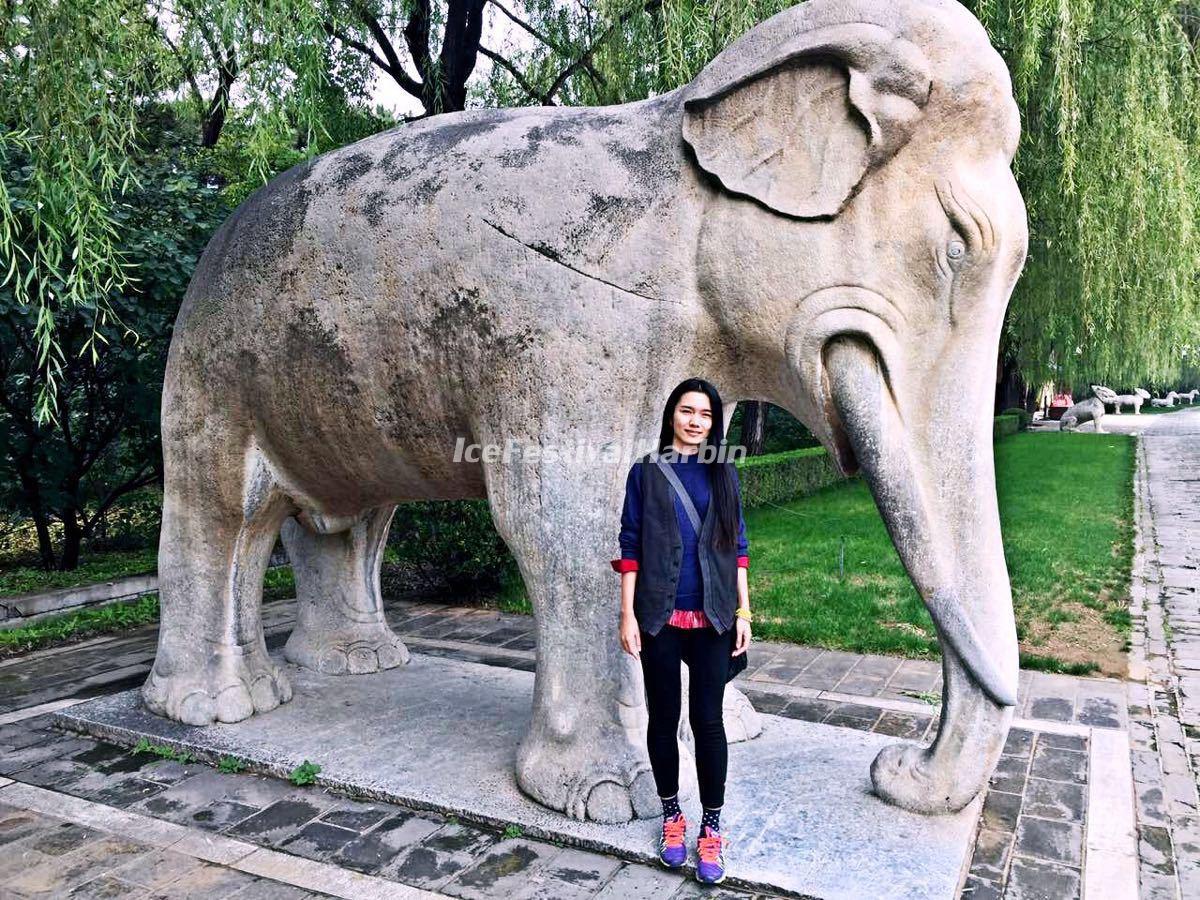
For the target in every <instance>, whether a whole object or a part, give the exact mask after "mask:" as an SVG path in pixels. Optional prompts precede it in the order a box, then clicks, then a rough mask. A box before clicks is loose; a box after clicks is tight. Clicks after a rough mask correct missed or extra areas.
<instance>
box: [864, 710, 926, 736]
mask: <svg viewBox="0 0 1200 900" xmlns="http://www.w3.org/2000/svg"><path fill="white" fill-rule="evenodd" d="M931 721H932V717H931V716H917V715H912V714H911V713H900V712H890V711H888V712H884V714H883V715H882V716H880V717H879V721H878V722H877V723H875V733H876V734H887V735H891V736H893V737H899V738H910V739H913V740H916V739H917V738H920V737H921V735H923V734H924V733H925V731H926V730H927V729H928V728H929V724H930V722H931Z"/></svg>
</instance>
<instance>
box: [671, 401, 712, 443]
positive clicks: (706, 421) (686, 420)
mask: <svg viewBox="0 0 1200 900" xmlns="http://www.w3.org/2000/svg"><path fill="white" fill-rule="evenodd" d="M673 424H674V427H675V441H676V442H677V443H678V444H679V445H680V446H681V447H699V446H700V444H701V443H702V442H703V441H704V439H705V438H707V437H708V433H709V432H710V431H712V404H711V403H709V402H708V394H705V393H704V392H703V391H688V392H687V393H686V394H684V395H683V396H682V397H680V398H679V403H677V404H676V405H675V418H674V422H673Z"/></svg>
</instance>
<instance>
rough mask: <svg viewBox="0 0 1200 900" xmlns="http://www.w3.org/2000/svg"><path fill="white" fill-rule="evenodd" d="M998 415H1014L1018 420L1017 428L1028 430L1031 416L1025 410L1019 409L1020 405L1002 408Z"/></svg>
mask: <svg viewBox="0 0 1200 900" xmlns="http://www.w3.org/2000/svg"><path fill="white" fill-rule="evenodd" d="M1000 415H1002V416H1016V417H1017V418H1018V419H1019V420H1020V424H1019V427H1018V430H1020V431H1028V430H1029V423H1030V421H1031V420H1032V416H1030V415H1029V413H1027V412H1026V411H1025V410H1023V409H1021V407H1019V406H1014V407H1013V408H1012V409H1006V410H1004V412H1002V413H1000Z"/></svg>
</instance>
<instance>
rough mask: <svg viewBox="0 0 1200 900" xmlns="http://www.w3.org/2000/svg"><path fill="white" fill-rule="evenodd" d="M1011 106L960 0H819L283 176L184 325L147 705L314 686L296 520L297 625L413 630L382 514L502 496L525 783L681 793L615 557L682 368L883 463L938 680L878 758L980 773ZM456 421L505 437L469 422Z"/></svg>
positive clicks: (354, 668) (1007, 687)
mask: <svg viewBox="0 0 1200 900" xmlns="http://www.w3.org/2000/svg"><path fill="white" fill-rule="evenodd" d="M1019 137H1020V116H1019V112H1018V108H1017V105H1016V103H1015V102H1014V101H1013V97H1012V85H1011V82H1010V79H1009V74H1008V70H1007V68H1006V67H1005V64H1004V61H1003V60H1002V59H1001V58H1000V56H999V54H997V53H996V51H995V50H994V49H993V48H992V46H991V45H990V43H989V42H988V36H987V33H986V32H985V31H984V29H983V27H982V26H981V25H980V24H979V22H978V21H977V20H976V19H975V18H974V17H973V16H972V15H971V14H970V13H969V12H968V11H967V10H966V9H965V8H964V7H963V6H961V5H959V4H958V3H956V2H951V0H811V2H808V3H804V4H802V5H798V6H794V7H792V8H790V9H786V10H784V11H783V12H781V13H779V14H777V15H775V16H773V17H772V18H770V19H769V20H767V21H765V22H763V23H762V24H760V25H758V26H757V27H755V28H752V29H751V30H750V31H748V32H747V33H746V34H744V35H743V36H742V37H740V38H738V39H737V40H736V41H734V42H733V43H732V44H731V45H730V46H729V47H728V48H727V49H726V50H724V51H723V52H722V53H720V54H718V55H717V56H716V57H715V58H714V59H713V60H712V61H711V62H710V63H709V64H708V65H707V66H706V67H705V68H704V69H703V70H702V71H701V72H700V74H699V75H698V76H697V77H696V79H695V80H694V81H692V82H691V83H689V84H686V85H684V86H683V87H681V88H679V89H678V90H673V91H670V92H668V93H665V94H662V95H661V96H657V97H654V98H652V99H649V100H645V101H641V102H637V103H629V104H625V105H622V106H613V107H606V108H570V107H548V108H517V109H504V110H490V109H480V110H471V111H468V112H460V113H454V114H449V115H442V116H433V117H430V118H427V119H423V120H420V121H418V122H414V123H411V124H407V125H403V126H400V127H397V128H394V129H392V130H389V131H385V132H383V133H381V134H377V135H374V136H372V137H369V138H366V139H365V140H362V141H359V142H357V143H355V144H351V145H350V146H347V147H343V148H341V149H339V150H335V151H333V152H330V153H327V154H325V155H323V156H321V157H318V158H317V159H314V160H311V161H309V162H306V163H303V164H302V165H299V166H296V167H295V168H293V169H290V170H289V171H287V172H285V173H284V174H282V175H280V176H279V177H278V178H276V179H275V180H274V181H272V182H271V183H270V184H268V185H266V186H265V187H263V188H262V189H261V190H259V191H258V192H257V193H255V194H254V195H253V196H252V197H250V198H249V199H248V200H247V201H246V202H245V203H244V204H242V206H240V207H239V208H238V209H237V211H236V212H234V214H233V215H232V216H231V217H230V218H229V220H228V221H227V222H226V223H225V224H224V225H223V226H222V227H221V228H220V230H219V231H218V232H217V233H216V234H215V235H214V237H213V238H212V240H211V241H210V243H209V245H208V248H207V249H206V250H205V252H204V255H203V257H202V258H201V260H200V262H199V264H198V265H197V267H196V271H195V275H194V277H193V278H192V282H191V285H190V287H189V288H188V291H187V295H186V297H185V299H184V302H183V306H182V308H181V309H180V311H179V316H178V319H177V323H176V327H175V331H174V336H173V338H172V342H171V348H170V354H169V358H168V361H167V368H166V375H165V379H164V386H163V404H162V439H163V463H164V479H165V484H164V493H163V522H162V536H161V543H160V553H159V575H160V583H159V584H160V588H159V589H160V596H161V602H162V624H161V630H160V633H159V644H158V656H157V658H156V660H155V663H154V667H153V671H152V672H151V673H150V676H149V678H148V680H147V682H146V684H145V686H144V688H143V696H144V699H145V702H146V704H147V706H148V707H149V708H150V709H152V710H154V711H155V712H157V713H159V714H161V715H165V716H169V717H171V718H173V719H178V720H180V721H183V722H187V723H190V724H193V725H206V724H208V723H210V722H236V721H238V720H240V719H244V718H246V717H247V716H250V715H252V714H254V713H261V712H263V711H266V710H270V709H272V708H274V707H275V706H277V705H278V704H280V703H283V702H285V701H287V700H288V699H289V698H290V697H291V688H290V687H289V684H288V679H287V677H286V675H285V673H284V671H283V670H282V669H281V668H280V667H279V666H278V665H277V664H276V663H275V661H274V660H273V659H272V658H271V657H270V656H268V654H267V648H266V644H265V643H264V640H263V632H262V625H261V621H260V615H259V608H260V598H261V592H262V579H263V573H264V571H265V569H266V566H267V560H268V558H269V556H270V553H271V548H272V545H273V544H274V542H275V539H276V536H277V535H278V534H280V531H281V529H282V533H283V540H284V542H285V545H286V547H287V550H288V553H289V555H290V556H291V558H292V560H293V561H294V562H295V564H296V582H297V584H296V589H297V594H298V610H299V623H298V625H297V628H296V631H295V632H294V633H293V634H292V636H291V639H290V640H289V641H288V644H287V647H286V649H285V655H286V656H287V657H288V658H289V659H291V660H292V661H294V662H295V663H296V664H299V665H304V666H310V667H314V668H317V669H320V670H321V671H324V672H329V673H365V672H371V671H374V670H376V669H380V668H386V667H388V666H396V665H403V664H404V662H405V661H406V660H407V659H408V651H407V650H406V649H405V647H404V644H403V642H402V641H401V640H400V639H399V638H398V637H397V636H396V635H395V634H394V633H393V632H392V631H391V630H390V629H389V628H388V625H387V623H386V622H385V620H384V616H383V607H382V602H381V599H380V590H379V571H380V563H381V560H382V558H383V550H384V545H385V541H386V537H387V532H388V524H389V521H390V519H391V517H392V513H393V511H394V509H395V507H396V505H397V504H398V503H403V502H406V501H414V500H428V499H464V498H483V497H486V498H487V499H488V501H489V504H490V509H491V514H492V519H493V521H494V523H495V526H496V528H497V530H498V532H499V534H500V535H501V536H502V538H503V539H504V540H505V542H506V543H507V545H508V547H509V549H510V550H511V551H512V553H513V555H514V556H515V558H516V560H517V563H518V565H519V568H520V572H521V576H522V578H523V579H524V584H525V589H526V591H527V593H528V596H529V598H530V601H531V603H532V607H533V612H534V616H535V617H536V621H537V629H536V634H537V671H536V678H535V681H534V689H533V697H532V715H531V719H530V723H529V727H528V731H527V733H526V735H525V737H524V738H523V740H522V741H521V744H520V746H519V748H518V749H517V752H516V756H515V768H516V778H517V782H518V784H519V785H520V787H521V788H522V790H524V791H525V792H526V793H527V794H529V795H530V796H531V797H533V798H535V799H536V800H538V801H539V802H541V803H543V804H545V805H546V806H548V807H551V808H553V809H558V810H563V811H565V812H566V813H567V814H568V815H570V816H573V817H576V818H592V819H597V820H601V821H623V820H627V819H629V818H630V817H631V816H634V815H641V816H652V815H657V814H659V813H661V806H660V805H659V803H658V799H657V797H656V795H655V790H654V781H653V777H652V775H651V772H650V768H649V761H648V758H647V756H646V747H645V736H644V732H640V731H639V730H638V729H639V727H640V726H638V725H637V722H638V717H637V715H635V714H634V713H635V712H636V711H637V709H639V708H640V707H641V705H642V704H643V702H644V699H643V698H644V694H643V690H642V682H641V673H640V671H639V670H638V669H637V667H636V666H631V665H629V662H628V660H629V657H628V656H627V655H626V654H625V653H624V652H623V651H622V649H621V647H620V643H619V641H618V636H617V624H618V618H619V613H620V609H619V606H620V604H619V602H618V598H617V595H616V593H615V589H614V586H613V582H612V581H611V580H610V576H611V568H610V566H609V560H610V559H611V558H612V556H613V547H614V545H615V541H616V535H617V530H618V528H617V526H618V523H619V521H620V515H621V507H622V500H623V491H624V482H625V476H626V474H627V472H628V468H629V464H630V462H631V460H632V459H634V458H636V456H638V455H641V454H642V453H644V452H646V451H647V450H650V449H654V441H655V439H656V437H657V435H658V433H659V428H660V424H661V423H660V421H659V417H660V412H661V409H662V402H663V398H664V397H665V396H666V395H667V394H668V393H669V391H670V389H671V387H672V386H673V385H675V384H677V383H678V382H679V381H681V380H683V378H685V377H689V376H696V377H702V378H705V379H708V380H711V381H712V382H714V383H716V384H718V385H719V386H720V388H721V391H722V393H723V394H725V395H726V396H728V397H731V398H733V399H739V398H741V399H762V400H768V401H770V402H772V403H775V404H776V405H778V406H781V407H783V408H785V409H787V410H788V411H790V412H791V413H792V414H794V415H795V416H796V417H797V418H798V419H800V420H801V421H802V422H804V423H805V424H806V425H807V426H808V427H809V428H810V429H811V430H812V431H813V433H814V434H816V435H817V436H818V437H819V438H820V440H821V441H822V443H823V444H824V445H825V446H826V447H827V448H828V449H829V451H830V453H831V454H832V455H833V457H834V459H835V460H836V461H837V464H838V465H839V466H840V467H841V468H842V470H843V471H845V472H848V473H849V472H856V471H861V472H862V473H863V476H864V478H865V480H866V483H867V484H868V485H869V487H870V489H871V490H872V492H873V493H874V496H875V500H876V502H877V504H878V506H879V508H880V511H881V513H882V516H883V519H884V521H885V522H886V524H887V526H888V529H889V531H890V533H891V534H892V535H893V537H894V540H895V542H896V546H897V549H898V551H899V555H900V558H901V560H902V561H903V563H904V565H905V566H906V568H907V570H908V572H909V574H910V576H911V577H912V580H913V583H914V584H915V585H916V588H917V590H918V591H919V592H920V595H921V596H922V598H923V599H924V602H925V603H926V605H927V607H928V609H929V612H930V614H931V616H932V618H933V621H934V623H935V624H936V626H937V633H938V637H939V639H940V641H941V651H942V670H943V673H944V682H945V689H944V694H943V703H942V714H941V715H942V717H941V723H940V726H939V728H938V732H937V737H936V739H935V740H934V742H933V745H932V746H930V747H922V746H918V745H914V744H910V743H902V744H895V745H892V746H889V747H887V748H885V749H884V750H883V751H882V752H881V753H880V754H879V756H878V757H877V758H876V760H875V762H874V765H873V766H872V769H871V776H872V779H873V783H874V787H875V791H876V792H877V793H878V794H879V796H881V797H883V798H884V799H886V800H888V801H890V802H892V803H896V804H899V805H900V806H903V807H906V808H909V809H913V810H920V811H923V812H946V811H950V810H957V809H961V808H962V807H963V806H965V805H966V804H967V803H968V802H970V801H971V799H972V798H974V797H975V796H976V795H977V794H978V793H979V791H980V789H982V788H983V787H984V786H985V785H987V783H988V778H989V777H990V775H991V773H992V771H993V768H994V767H995V764H996V762H997V760H998V759H999V757H1000V753H1001V750H1002V748H1003V746H1004V741H1005V736H1006V734H1007V732H1008V728H1009V723H1010V722H1011V720H1012V716H1013V707H1014V705H1015V703H1016V701H1017V661H1018V656H1017V635H1016V628H1015V623H1014V617H1013V608H1012V598H1011V592H1010V588H1009V580H1008V572H1007V569H1006V568H1005V563H1004V552H1003V545H1002V541H1001V534H1000V518H999V515H998V512H997V503H996V490H995V477H994V470H993V461H992V419H991V412H990V411H991V401H992V383H993V380H994V379H993V377H992V376H993V374H994V369H995V361H996V354H997V347H998V342H999V336H1000V328H999V323H1000V322H1001V321H1003V318H1004V310H1005V307H1006V305H1007V303H1008V298H1009V296H1010V293H1011V291H1012V288H1013V285H1014V283H1015V282H1016V279H1017V276H1018V274H1019V273H1020V271H1021V268H1022V265H1023V262H1024V259H1025V254H1026V249H1027V243H1028V231H1027V223H1026V213H1025V207H1024V204H1023V202H1022V198H1021V194H1020V191H1019V190H1018V188H1017V183H1016V180H1015V179H1014V178H1013V175H1012V173H1011V171H1010V168H1009V166H1010V163H1011V161H1012V158H1013V154H1014V153H1015V151H1016V148H1017V143H1018V140H1019ZM881 248H882V252H881ZM732 412H733V406H732V404H731V405H730V406H729V408H728V409H727V413H728V414H729V415H732ZM951 420H952V421H954V422H955V423H956V427H955V430H954V433H953V435H952V439H951V436H950V435H949V434H948V432H947V431H946V428H945V424H944V423H945V422H946V421H951ZM460 438H462V439H465V441H466V442H468V443H469V444H472V445H475V444H479V445H483V446H484V447H486V448H487V452H486V454H485V455H483V456H481V457H474V458H469V459H462V460H458V459H455V458H453V451H454V449H455V444H456V441H457V440H459V439H460ZM622 441H627V442H630V443H632V444H634V445H636V446H634V447H633V448H632V452H627V453H625V454H624V455H620V456H618V454H615V453H609V454H608V456H607V457H606V456H604V455H603V452H604V451H605V450H612V449H615V448H616V447H618V446H620V445H621V442H622ZM509 445H515V446H516V447H518V448H519V449H520V448H524V449H525V450H526V451H528V452H529V453H530V454H531V455H530V456H528V457H526V456H523V455H519V454H518V455H517V456H516V457H514V458H508V459H504V458H501V457H500V456H499V455H498V454H494V453H492V452H491V451H492V450H501V449H503V448H504V447H506V446H509ZM543 445H545V446H547V447H549V448H551V449H557V448H558V446H560V445H561V446H564V447H565V446H579V445H583V446H586V447H588V448H593V449H595V450H597V451H598V452H599V453H600V454H601V455H599V456H596V455H591V456H588V455H585V454H580V455H578V457H577V458H576V457H571V456H568V455H564V454H561V453H556V454H555V455H554V456H553V457H551V456H550V455H549V454H548V453H547V454H545V455H537V456H534V455H532V454H535V453H537V452H538V451H539V450H540V449H541V448H542V446H543ZM752 577H753V576H752ZM731 690H732V689H731ZM395 727H396V728H404V727H405V722H404V712H403V710H397V711H396V722H395ZM347 739H348V740H350V739H353V736H352V735H350V736H347Z"/></svg>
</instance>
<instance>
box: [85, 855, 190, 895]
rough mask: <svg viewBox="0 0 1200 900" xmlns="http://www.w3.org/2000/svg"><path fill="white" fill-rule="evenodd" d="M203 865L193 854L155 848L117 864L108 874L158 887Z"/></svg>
mask: <svg viewBox="0 0 1200 900" xmlns="http://www.w3.org/2000/svg"><path fill="white" fill-rule="evenodd" d="M202 865H204V863H203V862H201V861H200V860H198V859H196V858H195V857H193V856H187V855H185V854H183V853H175V852H174V851H172V850H153V851H151V852H149V853H145V854H142V855H141V856H137V857H134V858H133V859H132V860H129V861H128V862H126V863H124V864H123V865H120V866H117V867H116V868H114V869H112V870H110V872H109V873H108V874H109V875H112V876H114V877H117V878H120V879H121V880H122V881H126V882H129V883H130V884H135V885H140V886H141V887H143V888H147V889H157V888H161V887H165V886H166V885H168V884H170V883H171V882H172V881H174V880H175V879H177V878H181V877H183V876H185V875H188V874H189V873H191V872H194V871H195V870H196V869H198V868H200V867H201V866H202Z"/></svg>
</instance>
